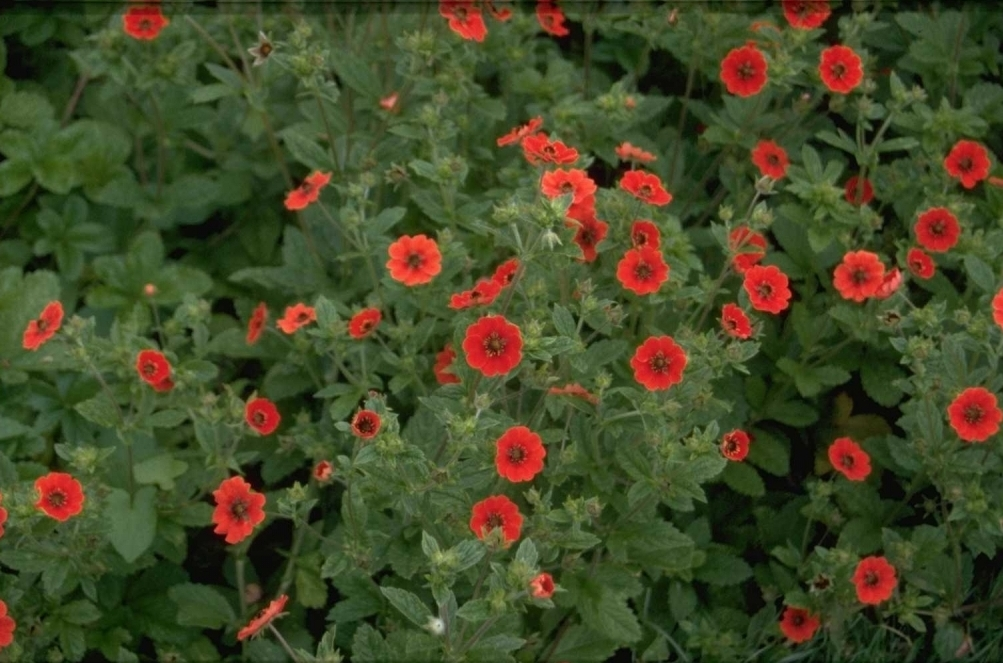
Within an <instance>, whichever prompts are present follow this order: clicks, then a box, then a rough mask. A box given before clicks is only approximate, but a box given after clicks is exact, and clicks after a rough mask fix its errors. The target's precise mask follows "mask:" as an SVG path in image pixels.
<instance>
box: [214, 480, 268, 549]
mask: <svg viewBox="0 0 1003 663" xmlns="http://www.w3.org/2000/svg"><path fill="white" fill-rule="evenodd" d="M212 496H213V498H214V499H215V500H216V508H215V510H214V511H213V512H212V522H213V523H214V524H215V525H216V529H214V530H213V533H214V534H223V535H225V536H226V539H225V541H226V542H227V543H229V544H231V545H232V544H234V543H240V542H241V541H243V540H244V539H246V538H247V537H249V536H250V535H251V532H253V531H254V528H255V526H257V525H259V524H261V522H262V521H263V520H264V519H265V510H264V507H265V496H264V495H263V494H262V493H258V492H255V491H254V490H252V489H251V484H249V483H247V482H246V481H244V479H243V477H230V478H229V479H224V480H223V482H222V483H221V484H219V488H217V489H216V490H214V491H213V492H212Z"/></svg>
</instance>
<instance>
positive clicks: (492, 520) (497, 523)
mask: <svg viewBox="0 0 1003 663" xmlns="http://www.w3.org/2000/svg"><path fill="white" fill-rule="evenodd" d="M504 524H505V519H504V518H502V517H501V514H500V513H492V514H489V515H488V521H487V525H488V529H494V528H496V527H501V526H502V525H504Z"/></svg>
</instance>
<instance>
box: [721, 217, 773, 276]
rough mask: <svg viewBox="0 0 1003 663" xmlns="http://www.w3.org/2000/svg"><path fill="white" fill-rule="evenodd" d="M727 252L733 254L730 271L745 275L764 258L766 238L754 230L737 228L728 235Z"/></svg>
mask: <svg viewBox="0 0 1003 663" xmlns="http://www.w3.org/2000/svg"><path fill="white" fill-rule="evenodd" d="M728 250H729V251H730V252H731V253H733V254H735V255H734V257H733V258H732V259H731V267H732V269H734V270H735V271H736V272H737V273H739V274H745V273H746V272H747V271H749V268H750V267H752V266H753V265H756V264H757V263H759V261H760V260H762V259H763V258H764V257H765V256H766V238H765V237H763V236H762V235H760V234H759V233H757V232H756V231H755V230H750V229H749V228H747V227H745V226H738V227H736V228H735V229H734V230H732V231H731V233H729V234H728Z"/></svg>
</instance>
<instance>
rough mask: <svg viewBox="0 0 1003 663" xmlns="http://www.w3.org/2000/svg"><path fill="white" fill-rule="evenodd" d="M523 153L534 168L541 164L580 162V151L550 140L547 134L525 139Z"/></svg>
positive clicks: (523, 140) (534, 135)
mask: <svg viewBox="0 0 1003 663" xmlns="http://www.w3.org/2000/svg"><path fill="white" fill-rule="evenodd" d="M522 152H523V155H524V156H525V157H526V161H528V162H529V163H530V164H532V165H534V166H537V165H539V164H541V163H556V164H565V163H574V162H575V161H577V160H578V150H576V149H575V148H573V147H568V146H567V145H565V144H564V143H562V142H561V141H559V140H550V139H549V138H548V137H547V134H545V133H538V134H533V135H532V136H526V137H525V138H523V139H522Z"/></svg>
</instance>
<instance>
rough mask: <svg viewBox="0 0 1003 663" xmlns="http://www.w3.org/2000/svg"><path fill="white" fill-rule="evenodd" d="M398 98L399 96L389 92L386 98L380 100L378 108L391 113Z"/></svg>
mask: <svg viewBox="0 0 1003 663" xmlns="http://www.w3.org/2000/svg"><path fill="white" fill-rule="evenodd" d="M399 98H400V94H398V93H397V92H391V93H390V94H388V95H387V96H385V97H383V98H381V99H380V108H382V109H383V110H386V111H390V112H393V111H394V109H395V108H397V100H398V99H399Z"/></svg>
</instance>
